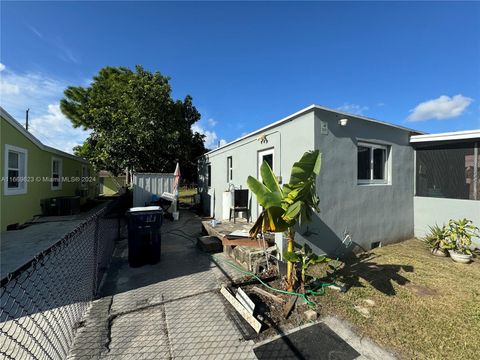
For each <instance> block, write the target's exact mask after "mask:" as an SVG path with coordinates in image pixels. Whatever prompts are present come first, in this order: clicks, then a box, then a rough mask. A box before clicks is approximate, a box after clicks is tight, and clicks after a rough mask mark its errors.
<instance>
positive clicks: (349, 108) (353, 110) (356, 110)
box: [337, 103, 368, 115]
mask: <svg viewBox="0 0 480 360" xmlns="http://www.w3.org/2000/svg"><path fill="white" fill-rule="evenodd" d="M337 109H338V110H340V111H344V112H347V113H350V114H356V115H364V112H365V111H367V110H368V106H361V105H357V104H349V103H345V104H343V105H342V106H340V107H338V108H337Z"/></svg>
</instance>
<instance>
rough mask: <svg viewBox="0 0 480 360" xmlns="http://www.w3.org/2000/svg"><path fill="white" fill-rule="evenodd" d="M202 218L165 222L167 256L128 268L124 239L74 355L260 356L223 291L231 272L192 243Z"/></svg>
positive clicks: (79, 334)
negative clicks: (227, 274) (247, 338)
mask: <svg viewBox="0 0 480 360" xmlns="http://www.w3.org/2000/svg"><path fill="white" fill-rule="evenodd" d="M200 230H201V225H200V218H198V217H196V216H195V215H194V214H192V213H190V212H182V213H181V216H180V220H179V221H177V222H170V221H168V220H167V221H166V222H165V223H164V226H163V227H162V258H161V261H160V262H159V263H158V264H156V265H146V266H143V267H140V268H130V267H129V265H128V262H127V241H126V240H125V239H123V240H121V242H120V243H119V244H118V246H117V249H116V251H115V255H114V258H113V260H112V264H111V266H110V269H109V271H108V274H107V277H106V279H105V282H104V284H103V286H102V297H101V298H100V299H98V300H96V301H95V302H94V303H93V304H92V306H91V308H90V310H89V312H88V314H87V316H86V318H85V321H84V322H83V323H82V324H81V327H80V328H79V329H78V330H77V336H76V340H75V344H74V347H73V350H72V352H71V354H70V356H69V358H70V359H192V358H195V359H207V358H208V359H216V358H218V359H255V358H256V357H255V355H254V353H253V351H252V348H253V342H252V341H245V340H244V337H243V336H242V329H241V325H236V324H235V321H234V320H235V318H233V317H232V316H233V315H232V310H231V309H229V308H228V307H227V306H225V305H226V304H225V301H224V300H223V297H222V295H221V294H220V293H219V289H220V287H221V285H222V283H225V282H227V278H226V277H225V276H224V275H223V273H222V272H221V271H220V269H219V268H218V267H217V266H216V265H215V264H214V263H213V262H212V261H211V259H210V257H209V256H208V255H206V254H204V253H202V252H200V251H199V250H197V248H196V246H195V242H196V237H197V236H198V235H200Z"/></svg>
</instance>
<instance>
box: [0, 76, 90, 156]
mask: <svg viewBox="0 0 480 360" xmlns="http://www.w3.org/2000/svg"><path fill="white" fill-rule="evenodd" d="M66 87H67V83H66V82H65V81H63V80H59V79H54V78H52V77H50V76H47V75H45V74H41V73H23V74H20V73H16V72H14V71H12V70H9V69H8V68H6V69H5V70H4V71H2V75H1V79H0V90H1V95H2V96H1V97H0V105H1V106H2V107H3V108H4V109H5V110H6V111H8V112H9V113H10V114H11V115H12V116H13V117H14V118H15V119H16V120H17V121H19V122H20V123H21V124H24V119H25V110H27V109H28V108H29V109H30V112H29V115H30V117H29V130H30V131H31V132H32V134H33V135H34V136H35V137H37V138H38V139H39V140H40V141H41V142H42V143H44V144H45V145H49V146H52V147H54V148H57V149H60V150H63V151H66V152H69V153H72V147H73V146H76V145H79V144H81V143H82V142H83V141H84V140H85V138H86V137H87V136H88V132H86V131H84V130H82V129H78V128H77V129H76V128H73V126H72V125H71V123H70V121H69V120H68V119H67V118H65V116H63V114H62V113H61V111H60V107H59V100H60V99H61V98H62V97H63V90H64V89H65V88H66Z"/></svg>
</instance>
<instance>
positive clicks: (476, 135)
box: [410, 129, 480, 143]
mask: <svg viewBox="0 0 480 360" xmlns="http://www.w3.org/2000/svg"><path fill="white" fill-rule="evenodd" d="M468 139H480V129H477V130H466V131H453V132H446V133H439V134H427V135H414V136H411V137H410V142H411V143H424V142H433V141H449V140H468Z"/></svg>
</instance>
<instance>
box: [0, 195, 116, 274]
mask: <svg viewBox="0 0 480 360" xmlns="http://www.w3.org/2000/svg"><path fill="white" fill-rule="evenodd" d="M105 206H107V202H105V203H103V204H100V205H98V206H96V207H95V208H93V209H91V210H89V211H87V212H83V213H80V214H77V215H71V216H48V217H42V218H39V219H37V220H36V222H34V223H32V224H30V225H29V226H27V227H26V228H24V229H21V230H12V231H2V232H1V233H0V240H1V241H0V245H1V251H0V256H1V258H0V264H1V266H0V278H2V279H3V278H4V277H5V276H7V275H8V273H10V272H13V271H15V270H17V269H18V268H19V267H21V266H23V265H24V264H25V263H27V262H29V261H30V260H32V259H33V258H35V256H37V255H38V254H40V253H41V252H42V251H44V250H46V249H48V248H49V247H50V246H52V245H53V244H55V243H56V242H57V241H59V240H60V239H61V238H62V237H63V236H65V235H66V234H68V233H69V232H71V231H73V230H74V229H75V228H76V227H77V226H78V225H80V224H81V223H82V222H84V221H85V220H86V219H87V218H88V217H89V216H91V215H93V214H94V213H95V212H97V211H100V210H101V209H102V208H103V207H105Z"/></svg>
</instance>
